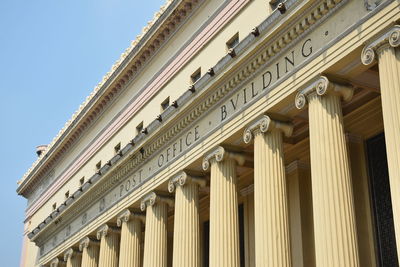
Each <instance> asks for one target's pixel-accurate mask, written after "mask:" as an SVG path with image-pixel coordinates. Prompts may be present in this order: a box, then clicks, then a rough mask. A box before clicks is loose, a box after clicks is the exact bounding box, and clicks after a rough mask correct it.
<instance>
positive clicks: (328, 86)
mask: <svg viewBox="0 0 400 267" xmlns="http://www.w3.org/2000/svg"><path fill="white" fill-rule="evenodd" d="M314 93H316V94H317V95H319V96H322V95H325V94H327V93H331V94H335V95H339V96H341V97H342V98H343V100H345V101H350V100H351V98H352V97H353V93H354V89H353V88H352V87H351V86H347V85H340V84H337V83H333V82H331V81H329V80H328V78H327V77H325V76H320V77H319V78H318V79H317V80H316V81H314V82H312V83H311V84H310V85H309V86H307V87H306V88H304V89H303V90H301V91H299V92H298V93H297V95H296V99H295V105H296V108H298V109H303V108H304V107H305V106H306V104H307V100H308V96H309V95H311V94H314Z"/></svg>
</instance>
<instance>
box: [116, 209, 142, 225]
mask: <svg viewBox="0 0 400 267" xmlns="http://www.w3.org/2000/svg"><path fill="white" fill-rule="evenodd" d="M131 219H138V220H140V221H142V222H143V223H144V222H145V219H146V216H145V215H144V214H142V213H137V212H133V211H131V210H129V209H126V210H124V211H123V212H122V213H121V214H120V215H119V216H118V217H117V226H118V227H121V226H122V223H123V222H129V221H130V220H131Z"/></svg>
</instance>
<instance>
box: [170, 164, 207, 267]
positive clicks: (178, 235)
mask: <svg viewBox="0 0 400 267" xmlns="http://www.w3.org/2000/svg"><path fill="white" fill-rule="evenodd" d="M205 183H206V182H205V180H204V179H201V178H199V177H193V176H189V175H188V174H187V173H186V172H180V173H178V174H177V175H176V176H174V177H172V178H171V179H170V181H169V183H168V191H169V192H170V193H172V192H174V191H175V190H176V193H175V216H174V246H173V258H172V266H174V267H186V266H192V267H200V220H199V186H205Z"/></svg>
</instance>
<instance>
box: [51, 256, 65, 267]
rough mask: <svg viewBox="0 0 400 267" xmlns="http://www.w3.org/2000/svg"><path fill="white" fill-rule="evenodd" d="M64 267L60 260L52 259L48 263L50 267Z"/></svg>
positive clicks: (63, 262)
mask: <svg viewBox="0 0 400 267" xmlns="http://www.w3.org/2000/svg"><path fill="white" fill-rule="evenodd" d="M65 266H66V262H65V261H62V260H60V259H59V258H54V259H53V260H52V261H51V262H50V267H65Z"/></svg>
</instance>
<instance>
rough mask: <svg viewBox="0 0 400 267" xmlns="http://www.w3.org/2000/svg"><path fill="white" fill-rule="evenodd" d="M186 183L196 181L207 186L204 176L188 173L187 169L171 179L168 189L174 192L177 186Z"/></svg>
mask: <svg viewBox="0 0 400 267" xmlns="http://www.w3.org/2000/svg"><path fill="white" fill-rule="evenodd" d="M186 183H196V184H198V185H199V186H201V187H204V186H206V181H205V180H204V179H203V178H201V177H194V176H191V175H188V174H187V173H186V172H185V171H181V172H179V173H178V174H177V175H175V176H173V177H172V178H171V179H170V180H169V182H168V191H169V192H170V193H173V192H174V191H175V188H176V187H177V186H184V185H185V184H186Z"/></svg>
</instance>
